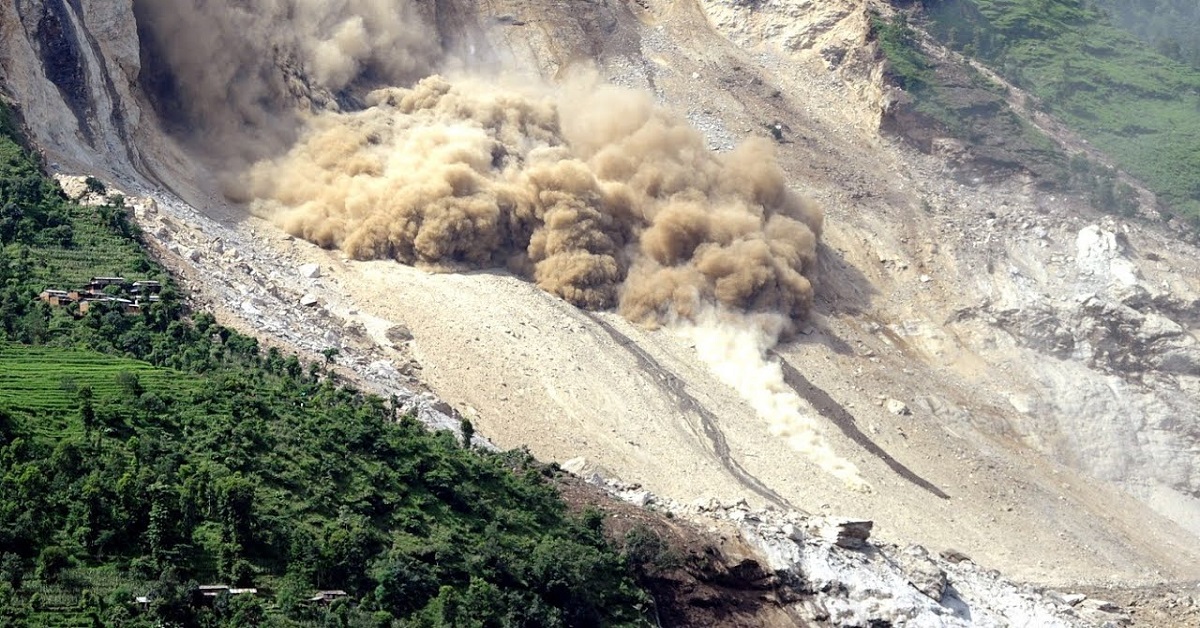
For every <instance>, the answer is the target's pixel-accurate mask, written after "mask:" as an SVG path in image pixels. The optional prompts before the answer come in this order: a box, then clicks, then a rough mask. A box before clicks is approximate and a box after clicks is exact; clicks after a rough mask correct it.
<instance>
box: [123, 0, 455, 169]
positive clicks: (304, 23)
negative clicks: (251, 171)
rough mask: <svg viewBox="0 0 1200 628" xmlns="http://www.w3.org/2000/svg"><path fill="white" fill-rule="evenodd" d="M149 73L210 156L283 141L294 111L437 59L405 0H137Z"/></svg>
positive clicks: (264, 151) (157, 96)
mask: <svg viewBox="0 0 1200 628" xmlns="http://www.w3.org/2000/svg"><path fill="white" fill-rule="evenodd" d="M134 13H135V15H136V17H137V21H138V35H139V38H140V39H141V41H142V65H143V71H142V76H141V79H140V80H141V81H142V85H143V88H144V89H146V91H147V92H148V93H149V94H150V95H151V97H152V99H153V100H154V104H155V106H156V107H155V108H156V109H157V110H158V113H159V115H160V117H161V118H164V119H165V120H166V121H167V122H169V123H170V124H171V125H172V126H173V127H174V129H175V130H177V131H180V132H181V134H183V135H185V136H186V137H184V138H183V139H185V140H188V141H189V142H190V143H192V144H194V145H195V146H196V147H198V148H199V149H201V150H202V151H204V153H205V154H206V156H212V157H217V158H230V157H240V158H245V159H254V158H256V157H263V156H266V155H269V154H273V153H276V152H278V151H279V150H282V149H284V148H286V146H287V144H289V143H290V142H291V141H293V140H294V139H295V136H294V132H295V129H296V128H297V127H298V126H299V124H300V119H299V116H298V115H297V112H298V111H301V110H305V109H314V110H322V109H337V108H339V107H340V104H341V103H340V102H339V101H343V102H344V101H351V100H353V93H352V92H353V90H351V89H350V88H351V87H353V86H355V85H356V83H358V82H362V81H364V80H366V79H369V80H371V81H374V82H378V83H386V84H403V83H405V82H411V81H413V80H415V79H417V78H420V77H421V76H424V75H426V74H428V72H429V69H430V68H431V67H433V65H434V63H435V62H437V61H438V60H439V59H440V57H441V50H440V47H439V44H438V41H437V35H436V33H435V32H434V31H432V29H428V28H414V25H417V24H422V23H423V18H422V17H421V16H420V15H419V13H418V10H417V8H416V5H415V4H414V3H413V2H410V1H405V0H400V1H397V0H333V1H330V0H238V1H235V2H231V1H230V0H181V1H179V2H164V1H162V0H135V1H134Z"/></svg>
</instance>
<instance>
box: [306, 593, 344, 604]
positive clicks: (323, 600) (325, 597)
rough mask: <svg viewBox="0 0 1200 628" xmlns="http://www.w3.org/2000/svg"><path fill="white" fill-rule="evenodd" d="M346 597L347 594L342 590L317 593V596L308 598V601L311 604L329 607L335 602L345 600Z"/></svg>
mask: <svg viewBox="0 0 1200 628" xmlns="http://www.w3.org/2000/svg"><path fill="white" fill-rule="evenodd" d="M346 595H347V594H346V592H345V591H341V590H333V591H317V594H316V595H314V596H312V597H310V598H308V601H309V603H311V604H322V605H325V606H328V605H330V604H332V603H333V602H334V600H337V599H339V598H344V597H346Z"/></svg>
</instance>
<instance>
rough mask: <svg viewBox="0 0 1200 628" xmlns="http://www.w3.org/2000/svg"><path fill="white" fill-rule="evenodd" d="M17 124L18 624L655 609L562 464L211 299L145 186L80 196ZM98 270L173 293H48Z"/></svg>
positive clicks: (398, 620)
mask: <svg viewBox="0 0 1200 628" xmlns="http://www.w3.org/2000/svg"><path fill="white" fill-rule="evenodd" d="M0 127H2V128H0V130H2V131H3V133H2V135H0V625H4V626H257V625H267V626H430V627H432V626H463V627H466V626H477V627H492V626H495V627H515V626H637V625H647V624H648V621H647V620H646V617H647V614H648V613H649V612H650V611H649V610H648V609H650V608H651V604H652V600H651V599H650V598H649V596H648V595H647V594H646V593H645V592H644V591H643V590H642V589H641V588H639V586H638V584H637V579H636V578H635V575H634V574H635V573H637V571H636V569H635V567H636V565H634V564H633V562H634V561H633V560H632V559H631V558H630V557H629V556H628V555H627V554H625V553H622V552H621V551H620V550H619V548H617V547H616V546H614V545H613V544H612V543H610V542H609V541H608V540H607V539H606V538H605V536H604V534H603V518H602V516H601V515H600V514H599V513H598V512H596V511H594V510H584V511H582V512H579V513H572V512H571V511H570V510H569V509H568V508H567V506H566V504H565V503H564V502H563V500H562V499H561V498H560V496H559V494H558V492H557V491H556V489H555V484H554V476H555V475H556V473H557V471H556V468H555V467H547V466H544V465H541V464H539V463H537V462H536V461H535V460H533V459H532V458H530V457H529V456H528V455H527V454H526V453H523V452H520V451H515V452H503V453H492V452H484V451H478V450H476V449H470V448H466V447H464V446H463V445H462V444H461V443H460V442H459V440H458V439H457V438H456V437H455V436H453V435H452V434H450V433H448V432H442V433H430V432H427V431H426V430H425V429H424V428H423V427H422V426H421V425H419V424H418V423H417V422H416V421H415V420H413V419H412V418H411V417H408V416H404V415H402V414H401V413H400V412H399V411H398V410H397V407H396V405H397V404H396V403H395V401H394V400H389V399H380V398H377V397H373V396H370V395H366V394H363V393H361V392H359V391H357V390H355V389H354V388H353V387H352V386H350V385H348V384H347V383H345V382H342V381H339V379H338V377H337V376H336V375H335V374H334V373H333V372H332V370H331V369H329V368H328V365H327V364H326V363H325V362H323V361H318V362H313V363H308V364H306V363H304V362H302V361H301V360H300V359H298V358H297V357H296V356H294V355H286V354H283V353H281V352H280V351H278V350H276V349H273V348H272V349H265V350H264V349H263V348H262V347H261V346H260V345H259V343H258V341H257V340H256V339H254V338H251V337H247V336H244V335H241V334H238V333H237V332H235V331H233V330H231V329H229V328H226V327H223V326H221V325H218V324H217V323H216V321H215V320H214V318H213V317H212V316H211V315H209V314H206V313H203V312H198V313H189V312H187V311H186V308H185V307H184V306H183V304H182V302H181V300H180V299H179V297H178V290H177V288H176V287H175V286H174V285H173V284H172V282H171V278H170V277H169V276H168V275H167V274H166V273H164V272H163V270H162V269H161V268H160V267H158V266H157V265H156V264H155V263H154V262H153V261H151V260H150V259H149V258H147V257H146V255H145V254H144V253H143V252H142V249H141V248H140V246H139V244H138V241H137V237H138V234H137V230H136V228H135V227H134V226H133V225H131V224H130V222H129V220H128V219H127V217H126V213H125V211H124V210H123V207H122V199H120V198H118V197H110V202H109V205H108V206H107V207H102V208H84V207H80V206H78V205H76V204H74V203H71V202H68V201H67V200H66V199H65V198H64V197H63V196H62V194H61V193H60V192H59V191H58V189H57V187H56V186H55V185H54V184H53V183H52V182H49V181H47V179H46V178H45V177H44V176H43V174H42V172H41V170H40V168H39V164H38V163H37V162H36V161H35V160H34V158H33V157H32V156H31V154H30V153H29V152H28V151H27V150H26V149H25V148H23V147H22V145H21V144H20V143H19V140H18V137H17V134H16V129H15V128H14V124H12V122H11V121H10V120H9V118H8V117H7V114H6V113H3V112H0ZM98 275H120V276H123V277H126V278H129V279H130V280H135V279H138V280H146V279H150V280H156V281H159V282H161V284H162V286H163V288H162V291H161V293H160V295H159V296H160V297H161V298H160V299H158V300H156V301H154V302H151V303H148V304H147V305H146V307H144V308H142V309H141V311H139V312H136V313H133V314H130V313H127V312H123V311H122V310H121V309H120V307H119V306H118V305H112V304H105V303H97V304H95V305H94V306H93V307H91V308H89V309H88V311H87V312H86V313H81V312H80V311H79V308H78V304H69V305H64V306H59V307H52V306H51V305H49V304H48V303H45V302H43V301H42V300H40V299H39V298H38V297H39V293H40V292H41V291H42V290H44V289H46V288H57V287H61V288H66V289H70V288H76V287H78V285H79V283H80V282H82V281H86V280H87V279H88V278H89V277H91V276H98ZM109 291H110V292H111V293H113V294H114V296H119V293H120V288H118V287H113V288H112V289H110V290H109ZM329 357H330V358H333V357H334V355H333V353H332V352H330V355H329ZM215 584H221V585H226V588H225V589H221V590H219V591H217V592H216V593H213V594H212V595H205V594H204V589H202V588H201V587H202V586H204V585H215ZM248 589H253V590H254V591H253V592H251V591H248ZM319 591H337V592H339V593H331V594H329V595H327V596H325V598H323V599H317V600H313V599H312V598H314V597H319V596H317V593H318V592H319ZM342 593H344V595H343V594H342Z"/></svg>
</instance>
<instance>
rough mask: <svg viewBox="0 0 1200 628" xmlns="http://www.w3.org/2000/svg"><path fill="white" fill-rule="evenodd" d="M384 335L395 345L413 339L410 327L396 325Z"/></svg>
mask: <svg viewBox="0 0 1200 628" xmlns="http://www.w3.org/2000/svg"><path fill="white" fill-rule="evenodd" d="M383 335H384V336H385V337H386V338H387V339H388V340H390V341H391V342H392V343H393V344H400V343H402V342H408V341H409V340H412V339H413V335H412V331H410V330H409V329H408V327H406V326H404V325H395V326H393V327H389V328H388V330H387V331H385V332H384V333H383Z"/></svg>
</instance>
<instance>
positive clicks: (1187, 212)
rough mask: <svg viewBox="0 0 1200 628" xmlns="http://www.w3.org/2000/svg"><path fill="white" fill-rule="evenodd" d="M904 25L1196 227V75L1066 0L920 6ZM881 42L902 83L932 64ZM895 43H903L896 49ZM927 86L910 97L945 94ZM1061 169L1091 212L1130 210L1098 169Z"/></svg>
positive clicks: (911, 49)
mask: <svg viewBox="0 0 1200 628" xmlns="http://www.w3.org/2000/svg"><path fill="white" fill-rule="evenodd" d="M896 4H898V5H899V4H902V3H896ZM903 4H904V5H908V4H909V3H903ZM903 19H904V18H903V16H902V17H901V18H900V20H901V21H903ZM910 19H911V20H912V21H913V23H914V24H917V25H920V26H921V27H923V28H925V29H926V30H927V31H928V32H929V33H930V34H932V35H933V36H935V37H936V38H937V39H938V40H939V41H940V42H941V43H943V44H945V45H947V46H949V47H950V48H952V49H954V50H957V51H959V52H961V53H963V54H965V55H967V56H969V57H973V58H976V59H979V60H980V61H982V62H984V63H985V64H986V65H988V66H990V67H992V68H994V69H995V70H997V71H998V72H999V73H1000V74H1001V75H1002V76H1004V78H1005V79H1006V80H1008V81H1010V82H1012V83H1013V84H1015V85H1017V86H1018V87H1021V88H1022V89H1024V90H1026V91H1028V92H1029V93H1030V94H1032V95H1033V96H1034V97H1036V99H1037V101H1036V102H1035V103H1033V105H1034V106H1035V108H1041V109H1044V110H1045V111H1047V112H1049V113H1052V114H1053V115H1055V116H1056V117H1058V118H1059V119H1061V120H1062V121H1064V122H1066V123H1067V124H1068V125H1069V126H1070V127H1071V128H1072V129H1074V130H1075V131H1076V132H1078V133H1079V134H1080V135H1081V136H1082V137H1084V138H1086V139H1088V140H1089V141H1091V142H1092V143H1093V145H1095V146H1096V147H1098V148H1100V149H1101V150H1103V151H1104V152H1106V153H1107V154H1109V155H1111V156H1112V158H1113V159H1114V161H1115V164H1116V166H1117V167H1118V168H1120V169H1122V170H1125V171H1126V172H1128V173H1129V174H1130V175H1132V176H1134V177H1136V178H1138V179H1140V180H1141V181H1143V182H1144V183H1145V184H1146V185H1147V186H1148V187H1149V188H1150V189H1151V190H1152V191H1154V192H1155V193H1156V194H1157V195H1158V198H1159V200H1160V202H1161V204H1162V205H1163V206H1164V208H1165V209H1167V210H1168V211H1169V212H1170V213H1174V214H1178V215H1181V216H1184V217H1186V218H1188V219H1189V220H1192V221H1195V220H1197V219H1200V187H1197V183H1196V177H1195V173H1196V172H1197V171H1200V152H1197V150H1196V147H1197V145H1200V71H1198V70H1196V69H1195V68H1193V67H1190V66H1188V65H1186V64H1184V63H1181V62H1180V61H1177V60H1174V59H1171V58H1168V57H1166V56H1164V55H1162V54H1160V52H1158V51H1156V50H1155V49H1154V48H1153V47H1152V46H1150V45H1147V44H1145V43H1143V42H1142V41H1139V40H1138V39H1137V38H1135V37H1134V36H1132V35H1130V34H1128V33H1126V32H1124V31H1122V30H1121V29H1119V28H1117V27H1116V26H1114V25H1113V23H1112V22H1111V21H1110V20H1109V18H1108V16H1107V15H1106V14H1104V13H1102V12H1101V11H1099V10H1098V9H1097V8H1096V7H1095V6H1089V5H1087V4H1082V3H1079V2H1076V1H1074V0H1038V1H1034V0H1019V1H1017V2H997V1H993V0H948V1H944V2H937V1H926V2H920V3H917V5H916V10H915V11H914V12H913V13H912V14H911V16H910ZM891 28H893V29H898V28H903V25H902V24H897V25H893V26H891ZM881 39H883V40H884V42H885V45H884V46H883V49H884V51H885V53H886V54H887V55H888V57H889V59H890V60H892V61H893V72H894V73H895V75H896V77H897V78H898V79H899V80H900V81H901V83H902V84H904V83H906V82H910V81H911V78H909V77H910V76H913V75H916V76H918V77H920V76H921V72H922V70H923V68H924V67H925V66H927V65H928V66H932V65H934V64H933V62H931V61H929V60H928V57H927V56H926V55H925V54H924V53H923V52H922V51H921V47H920V46H918V45H916V43H915V42H914V41H913V40H911V39H908V40H903V39H902V38H897V37H895V36H890V37H889V34H888V33H887V32H883V33H882V37H881ZM889 39H890V40H891V42H892V43H888V40H889ZM898 39H899V40H901V41H907V43H904V44H900V43H895V42H896V41H897V40H898ZM902 50H903V52H901V51H902ZM923 64H924V65H923ZM929 80H931V81H932V82H933V83H934V84H935V85H937V87H933V88H930V89H927V90H920V89H918V90H914V94H915V96H916V97H917V98H918V100H921V101H933V102H936V101H937V98H936V97H935V96H936V95H942V94H945V93H946V92H948V91H951V90H952V85H950V84H947V83H946V81H944V80H940V77H936V78H931V79H929ZM926 106H928V105H926ZM1062 165H1063V166H1066V167H1067V168H1066V170H1065V171H1064V172H1065V174H1064V176H1065V177H1066V178H1065V179H1064V180H1061V181H1058V183H1066V182H1068V181H1069V182H1071V183H1073V184H1075V185H1076V187H1083V188H1084V189H1086V190H1088V191H1090V192H1091V193H1092V196H1093V203H1094V204H1095V205H1097V206H1098V207H1099V208H1100V209H1104V210H1107V211H1117V212H1121V213H1131V212H1133V211H1135V210H1136V209H1137V202H1136V199H1135V198H1134V195H1133V194H1132V190H1131V189H1129V188H1127V187H1122V186H1120V185H1119V184H1118V183H1117V182H1116V178H1115V177H1114V175H1113V174H1112V173H1111V172H1108V171H1107V170H1106V169H1104V168H1102V167H1100V166H1098V165H1096V164H1089V163H1087V162H1086V161H1083V160H1080V159H1073V160H1072V161H1071V162H1070V163H1069V164H1068V163H1066V162H1064V163H1063V164H1062ZM1066 171H1069V172H1066Z"/></svg>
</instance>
